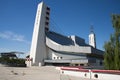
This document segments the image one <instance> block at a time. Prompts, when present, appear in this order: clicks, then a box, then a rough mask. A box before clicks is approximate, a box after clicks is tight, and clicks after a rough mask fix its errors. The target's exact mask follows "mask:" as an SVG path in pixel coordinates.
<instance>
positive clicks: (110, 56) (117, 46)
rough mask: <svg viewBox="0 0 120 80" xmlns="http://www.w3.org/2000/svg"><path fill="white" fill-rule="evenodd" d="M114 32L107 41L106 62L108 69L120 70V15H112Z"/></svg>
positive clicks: (105, 46)
mask: <svg viewBox="0 0 120 80" xmlns="http://www.w3.org/2000/svg"><path fill="white" fill-rule="evenodd" d="M112 24H113V28H114V33H113V34H112V35H111V37H110V40H109V41H108V42H106V43H105V45H104V48H105V55H104V64H105V68H106V69H115V70H120V15H115V14H114V15H112Z"/></svg>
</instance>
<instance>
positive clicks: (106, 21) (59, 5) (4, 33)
mask: <svg viewBox="0 0 120 80" xmlns="http://www.w3.org/2000/svg"><path fill="white" fill-rule="evenodd" d="M39 2H41V0H0V52H9V51H20V52H24V53H29V50H30V46H31V39H32V33H33V28H34V21H35V15H36V10H37V5H38V3H39ZM44 2H45V3H46V4H47V5H48V6H49V7H50V8H51V14H50V20H51V26H50V28H51V29H52V30H54V31H56V32H59V33H61V34H64V35H66V36H69V35H77V36H79V37H82V38H84V39H85V40H86V43H88V35H89V33H90V26H91V25H93V27H94V32H95V34H96V42H97V48H98V49H101V50H104V49H103V46H104V42H105V41H108V40H109V37H110V34H111V33H113V32H114V30H113V28H112V23H111V15H112V14H120V5H119V4H120V0H44Z"/></svg>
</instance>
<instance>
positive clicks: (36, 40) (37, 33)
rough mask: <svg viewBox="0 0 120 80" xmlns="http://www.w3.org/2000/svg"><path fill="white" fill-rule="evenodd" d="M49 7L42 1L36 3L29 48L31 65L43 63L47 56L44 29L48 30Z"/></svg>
mask: <svg viewBox="0 0 120 80" xmlns="http://www.w3.org/2000/svg"><path fill="white" fill-rule="evenodd" d="M49 16H50V8H49V7H47V6H46V5H45V4H44V3H43V2H41V3H39V4H38V8H37V13H36V19H35V23H34V30H33V37H32V43H31V49H30V58H31V59H32V65H36V66H38V65H39V66H42V65H44V59H45V58H47V53H48V52H47V47H46V45H45V41H46V40H45V39H46V38H45V31H48V30H49Z"/></svg>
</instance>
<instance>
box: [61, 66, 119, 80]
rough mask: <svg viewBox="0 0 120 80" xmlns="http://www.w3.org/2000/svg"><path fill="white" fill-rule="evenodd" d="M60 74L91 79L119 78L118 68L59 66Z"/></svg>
mask: <svg viewBox="0 0 120 80" xmlns="http://www.w3.org/2000/svg"><path fill="white" fill-rule="evenodd" d="M61 74H64V75H70V76H76V77H81V78H85V79H92V80H119V79H120V71H119V70H89V69H81V68H76V67H75V68H74V67H61Z"/></svg>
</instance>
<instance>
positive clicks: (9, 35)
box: [0, 31, 30, 43]
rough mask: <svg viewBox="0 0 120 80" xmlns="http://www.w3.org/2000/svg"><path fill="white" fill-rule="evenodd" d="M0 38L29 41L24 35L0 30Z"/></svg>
mask: <svg viewBox="0 0 120 80" xmlns="http://www.w3.org/2000/svg"><path fill="white" fill-rule="evenodd" d="M0 38H3V39H8V40H13V41H19V42H24V43H30V42H29V41H27V40H26V39H25V36H24V35H20V34H16V33H14V32H12V31H4V32H0Z"/></svg>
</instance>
